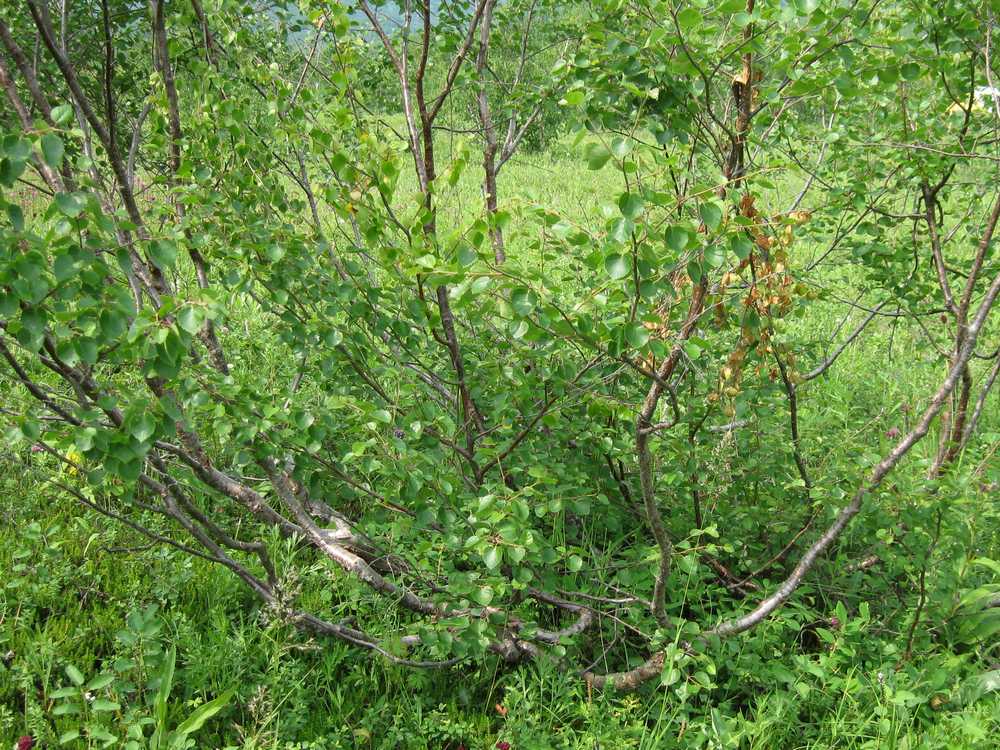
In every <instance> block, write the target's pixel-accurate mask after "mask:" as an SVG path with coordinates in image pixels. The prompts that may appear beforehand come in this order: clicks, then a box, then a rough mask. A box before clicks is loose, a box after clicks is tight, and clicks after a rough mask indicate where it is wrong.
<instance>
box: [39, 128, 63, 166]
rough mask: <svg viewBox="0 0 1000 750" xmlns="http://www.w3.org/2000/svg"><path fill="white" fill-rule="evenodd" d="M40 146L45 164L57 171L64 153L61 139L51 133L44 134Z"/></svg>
mask: <svg viewBox="0 0 1000 750" xmlns="http://www.w3.org/2000/svg"><path fill="white" fill-rule="evenodd" d="M40 145H41V147H42V158H44V159H45V163H46V164H48V165H49V166H50V167H52V168H53V169H59V167H61V166H62V160H63V153H64V152H65V148H64V147H63V142H62V139H61V138H60V137H59V136H57V135H54V134H52V133H46V134H45V135H43V136H42V140H41V144H40Z"/></svg>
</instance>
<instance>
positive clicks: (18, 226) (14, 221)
mask: <svg viewBox="0 0 1000 750" xmlns="http://www.w3.org/2000/svg"><path fill="white" fill-rule="evenodd" d="M7 217H8V218H9V219H10V226H11V228H12V229H13V230H14V231H15V232H23V231H24V212H23V211H21V207H20V206H15V205H14V204H13V203H11V204H9V205H8V206H7Z"/></svg>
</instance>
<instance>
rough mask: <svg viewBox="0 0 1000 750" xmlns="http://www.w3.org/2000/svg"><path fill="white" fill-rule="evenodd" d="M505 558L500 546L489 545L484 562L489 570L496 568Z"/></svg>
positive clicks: (484, 554)
mask: <svg viewBox="0 0 1000 750" xmlns="http://www.w3.org/2000/svg"><path fill="white" fill-rule="evenodd" d="M502 559H503V552H502V550H501V549H500V548H499V547H487V548H486V551H485V552H484V553H483V562H484V563H485V564H486V567H487V568H488V569H489V570H496V568H497V566H498V565H500V561H501V560H502Z"/></svg>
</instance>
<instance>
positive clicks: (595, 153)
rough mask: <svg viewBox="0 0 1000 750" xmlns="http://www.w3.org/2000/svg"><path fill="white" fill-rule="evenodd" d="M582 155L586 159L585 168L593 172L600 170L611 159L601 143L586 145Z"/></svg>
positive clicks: (609, 153)
mask: <svg viewBox="0 0 1000 750" xmlns="http://www.w3.org/2000/svg"><path fill="white" fill-rule="evenodd" d="M583 153H584V156H585V157H586V159H587V168H588V169H593V170H597V169H600V168H601V167H603V166H604V165H605V164H607V163H608V159H610V158H611V152H610V151H608V149H607V148H606V147H605V146H604V144H603V143H588V144H587V145H586V147H585V148H584V151H583Z"/></svg>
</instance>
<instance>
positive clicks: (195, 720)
mask: <svg viewBox="0 0 1000 750" xmlns="http://www.w3.org/2000/svg"><path fill="white" fill-rule="evenodd" d="M234 692H235V691H233V690H227V691H226V692H224V693H223V694H222V695H220V696H219V697H217V698H214V699H212V700H210V701H209V702H208V703H204V704H202V705H201V706H198V708H196V709H195V710H194V711H192V712H191V715H190V716H188V717H187V718H186V719H185V720H184V721H182V722H181V724H180V726H178V727H177V730H176V734H178V735H180V736H181V737H187V736H188V735H189V734H194V733H195V732H197V731H198V730H199V729H201V728H202V726H204V724H205V722H206V721H208V720H209V719H211V718H212V717H213V716H215V715H216V714H217V713H219V711H221V710H222V709H223V708H225V707H226V704H227V703H229V701H230V700H232V698H233V694H234Z"/></svg>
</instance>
